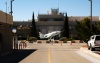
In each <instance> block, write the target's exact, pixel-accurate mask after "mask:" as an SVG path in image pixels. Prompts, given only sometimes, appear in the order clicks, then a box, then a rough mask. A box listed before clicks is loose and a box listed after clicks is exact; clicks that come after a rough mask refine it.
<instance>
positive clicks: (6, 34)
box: [0, 11, 13, 55]
mask: <svg viewBox="0 0 100 63" xmlns="http://www.w3.org/2000/svg"><path fill="white" fill-rule="evenodd" d="M12 25H13V17H12V16H11V15H9V14H7V13H5V12H3V11H0V55H2V54H3V53H6V52H9V51H12V50H13V33H12V29H11V27H12Z"/></svg>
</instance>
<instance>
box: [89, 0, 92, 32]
mask: <svg viewBox="0 0 100 63" xmlns="http://www.w3.org/2000/svg"><path fill="white" fill-rule="evenodd" d="M89 1H90V20H91V22H90V29H91V30H92V0H89Z"/></svg>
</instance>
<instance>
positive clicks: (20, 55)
mask: <svg viewBox="0 0 100 63" xmlns="http://www.w3.org/2000/svg"><path fill="white" fill-rule="evenodd" d="M35 51H36V49H28V50H18V51H16V52H12V53H10V54H7V55H5V56H1V57H0V63H18V62H20V61H21V60H23V59H24V58H26V57H27V56H29V55H30V54H31V53H33V52H35Z"/></svg>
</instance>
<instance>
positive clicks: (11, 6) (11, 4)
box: [10, 0, 14, 15]
mask: <svg viewBox="0 0 100 63" xmlns="http://www.w3.org/2000/svg"><path fill="white" fill-rule="evenodd" d="M13 1H14V0H11V3H10V4H11V12H10V13H11V15H12V13H13V11H12V2H13Z"/></svg>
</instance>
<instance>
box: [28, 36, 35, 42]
mask: <svg viewBox="0 0 100 63" xmlns="http://www.w3.org/2000/svg"><path fill="white" fill-rule="evenodd" d="M29 41H35V42H36V41H37V38H36V37H30V38H29Z"/></svg>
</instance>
